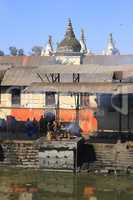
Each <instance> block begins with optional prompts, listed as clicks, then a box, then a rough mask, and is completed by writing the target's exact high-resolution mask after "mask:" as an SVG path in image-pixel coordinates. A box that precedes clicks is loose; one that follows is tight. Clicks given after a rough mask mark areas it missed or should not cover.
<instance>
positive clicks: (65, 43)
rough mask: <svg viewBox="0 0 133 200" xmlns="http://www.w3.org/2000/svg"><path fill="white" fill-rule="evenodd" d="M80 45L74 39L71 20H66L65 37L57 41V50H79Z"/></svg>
mask: <svg viewBox="0 0 133 200" xmlns="http://www.w3.org/2000/svg"><path fill="white" fill-rule="evenodd" d="M80 50H81V45H80V42H79V41H78V40H77V39H76V37H75V34H74V31H73V27H72V23H71V20H70V19H69V21H68V26H67V30H66V33H65V38H64V39H63V40H62V41H61V42H60V43H59V45H58V47H57V52H80Z"/></svg>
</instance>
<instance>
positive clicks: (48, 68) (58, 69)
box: [36, 64, 133, 75]
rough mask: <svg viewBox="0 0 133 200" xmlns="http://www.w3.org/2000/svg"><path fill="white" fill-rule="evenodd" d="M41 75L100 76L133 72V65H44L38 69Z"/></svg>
mask: <svg viewBox="0 0 133 200" xmlns="http://www.w3.org/2000/svg"><path fill="white" fill-rule="evenodd" d="M36 70H37V71H38V72H39V73H41V74H42V75H43V74H46V73H60V74H64V73H65V74H69V73H70V74H71V73H81V74H82V73H84V74H86V73H88V74H98V73H109V72H114V71H133V64H131V65H121V66H118V65H112V66H107V67H105V66H103V65H92V64H91V65H44V66H40V67H38V68H37V69H36Z"/></svg>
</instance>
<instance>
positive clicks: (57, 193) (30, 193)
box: [0, 169, 133, 200]
mask: <svg viewBox="0 0 133 200" xmlns="http://www.w3.org/2000/svg"><path fill="white" fill-rule="evenodd" d="M0 183H1V184H0V200H49V199H51V200H112V199H113V200H127V199H128V200H132V197H133V184H132V183H133V177H132V176H129V177H126V176H123V177H111V176H107V177H104V176H89V175H88V174H82V175H81V174H80V175H74V174H70V173H53V172H51V173H46V172H40V171H38V172H37V171H30V170H22V169H21V170H15V169H12V170H5V169H3V170H0Z"/></svg>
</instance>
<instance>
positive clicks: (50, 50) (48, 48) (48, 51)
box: [41, 35, 53, 56]
mask: <svg viewBox="0 0 133 200" xmlns="http://www.w3.org/2000/svg"><path fill="white" fill-rule="evenodd" d="M52 54H53V46H52V36H51V35H49V37H48V43H47V45H46V48H44V49H43V50H42V52H41V56H51V55H52Z"/></svg>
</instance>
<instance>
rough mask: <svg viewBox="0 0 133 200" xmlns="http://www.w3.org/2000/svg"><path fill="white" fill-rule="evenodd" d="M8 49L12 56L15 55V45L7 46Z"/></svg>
mask: <svg viewBox="0 0 133 200" xmlns="http://www.w3.org/2000/svg"><path fill="white" fill-rule="evenodd" d="M9 51H10V54H11V55H12V56H17V52H18V50H17V48H16V47H9Z"/></svg>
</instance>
